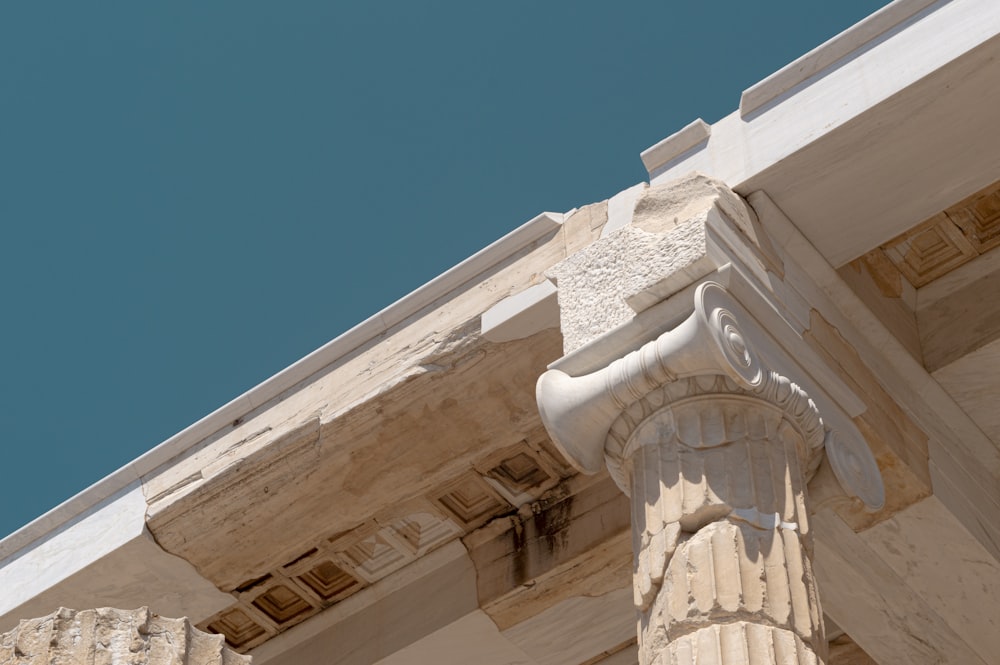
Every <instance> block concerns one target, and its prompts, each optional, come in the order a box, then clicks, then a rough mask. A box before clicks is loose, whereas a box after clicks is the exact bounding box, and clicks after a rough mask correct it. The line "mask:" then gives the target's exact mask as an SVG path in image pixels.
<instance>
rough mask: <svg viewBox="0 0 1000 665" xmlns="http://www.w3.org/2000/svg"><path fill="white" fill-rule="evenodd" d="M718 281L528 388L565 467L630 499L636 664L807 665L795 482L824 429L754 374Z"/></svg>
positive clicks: (758, 368) (806, 596) (781, 389)
mask: <svg viewBox="0 0 1000 665" xmlns="http://www.w3.org/2000/svg"><path fill="white" fill-rule="evenodd" d="M741 316H745V313H742V310H741V308H739V306H738V305H737V304H736V303H735V302H734V301H733V300H732V299H731V298H730V297H729V295H728V293H727V292H726V291H725V290H724V289H723V288H722V287H721V286H719V285H718V284H713V283H706V284H703V285H702V286H700V287H699V289H698V290H697V292H696V295H695V313H694V314H692V316H691V317H690V318H689V319H688V320H686V321H685V322H684V323H682V324H681V325H680V326H678V327H677V328H675V329H674V330H672V331H670V332H669V333H665V334H664V335H662V336H660V337H659V338H658V339H656V340H654V341H653V342H650V343H648V344H646V345H645V346H643V347H642V348H641V349H639V350H637V351H634V352H633V353H630V354H629V355H627V356H625V357H624V358H622V359H620V360H617V361H615V362H613V363H612V364H611V365H609V366H608V367H606V368H605V369H604V370H601V371H598V372H595V373H594V374H591V375H588V376H584V377H577V378H571V377H568V376H566V375H565V374H562V373H561V372H558V371H556V370H550V371H549V372H547V373H546V374H545V375H543V376H542V378H541V379H540V380H539V385H538V398H539V407H540V411H541V413H542V419H543V422H545V425H546V427H547V429H548V430H549V433H550V435H551V436H552V438H553V440H554V441H555V442H556V444H557V445H558V446H560V448H561V449H562V451H563V452H564V454H566V456H567V458H568V459H569V460H570V461H571V462H573V463H574V464H575V465H576V466H577V468H579V469H580V470H582V471H584V472H590V473H593V472H595V471H596V470H598V469H599V467H600V466H601V464H600V462H599V461H598V460H600V461H601V462H603V463H604V464H606V466H607V468H608V469H609V471H610V472H611V475H612V477H613V478H614V479H615V481H616V482H617V483H618V485H619V487H621V489H622V490H623V491H624V492H625V493H626V494H629V495H630V497H631V499H632V524H633V545H634V547H633V550H634V589H635V604H636V607H637V609H638V611H639V615H640V621H639V637H640V640H639V643H640V661H641V663H643V665H668V664H671V665H672V664H674V663H698V664H699V665H702V664H705V663H718V664H720V665H721V664H727V665H729V664H737V663H739V664H745V663H790V662H793V663H802V664H804V663H820V662H822V660H823V658H824V657H825V653H826V641H825V638H824V634H823V623H822V612H821V610H820V605H819V599H818V596H817V593H816V587H815V581H814V577H813V573H812V562H811V553H812V541H811V537H810V532H809V521H808V511H807V508H806V483H807V481H808V479H809V477H810V476H811V475H812V474H813V473H814V472H815V470H816V468H817V467H818V466H819V463H820V462H821V460H822V452H823V448H824V443H825V442H827V441H828V440H829V436H828V432H827V428H826V427H825V425H824V422H823V420H822V419H821V418H820V414H819V412H818V410H817V408H816V405H815V404H814V403H813V402H812V400H810V399H809V397H808V395H806V393H805V392H804V391H803V390H802V389H801V388H800V387H799V386H797V385H796V384H795V383H793V382H792V381H790V380H789V379H788V378H786V377H784V376H782V375H781V374H779V373H777V372H775V371H773V370H772V369H770V368H767V367H765V366H764V365H763V364H762V363H761V361H760V359H759V358H758V356H757V355H756V353H755V352H754V350H753V347H752V345H751V344H750V343H749V342H748V340H747V339H746V335H745V334H744V332H743V331H742V330H741V326H740V324H739V320H740V317H741Z"/></svg>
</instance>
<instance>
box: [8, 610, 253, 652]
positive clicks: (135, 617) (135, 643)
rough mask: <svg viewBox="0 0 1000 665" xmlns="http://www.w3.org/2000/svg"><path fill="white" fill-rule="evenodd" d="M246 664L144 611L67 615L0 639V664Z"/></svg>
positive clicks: (215, 638) (33, 622)
mask: <svg viewBox="0 0 1000 665" xmlns="http://www.w3.org/2000/svg"><path fill="white" fill-rule="evenodd" d="M49 663H60V664H65V665H77V664H79V665H91V664H92V663H114V664H115V665H118V664H120V665H247V664H248V663H250V657H249V656H241V655H240V654H238V653H235V652H233V651H231V650H230V649H228V648H226V646H225V641H224V639H223V637H222V636H221V635H210V634H208V633H203V632H202V631H200V630H198V629H197V628H195V627H194V626H192V625H191V623H190V622H189V621H188V620H187V619H167V618H165V617H161V616H158V615H156V614H153V613H151V612H150V611H149V610H148V609H147V608H141V609H138V610H116V609H112V608H106V607H105V608H100V609H94V610H82V611H79V612H78V611H76V610H68V609H65V608H61V609H59V610H57V611H56V612H53V613H52V614H50V615H48V616H44V617H41V618H39V619H29V620H26V621H21V623H20V625H19V626H18V627H17V628H15V629H14V630H12V631H10V632H7V633H4V634H3V635H0V665H49Z"/></svg>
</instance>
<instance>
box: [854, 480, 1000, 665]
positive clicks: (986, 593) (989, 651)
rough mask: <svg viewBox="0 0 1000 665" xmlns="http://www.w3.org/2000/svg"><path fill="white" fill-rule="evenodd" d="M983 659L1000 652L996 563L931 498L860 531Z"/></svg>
mask: <svg viewBox="0 0 1000 665" xmlns="http://www.w3.org/2000/svg"><path fill="white" fill-rule="evenodd" d="M861 539H862V540H863V541H865V543H867V545H868V546H869V547H870V548H871V549H872V551H873V552H875V553H876V554H877V555H878V556H879V557H880V558H881V559H882V560H883V561H885V562H886V563H887V564H888V565H889V567H890V568H892V570H893V571H894V572H895V573H896V574H897V575H898V576H899V577H900V578H901V579H902V580H903V581H904V582H905V583H906V584H908V585H909V586H910V587H911V588H912V589H913V590H914V591H915V592H916V593H917V595H919V596H920V597H921V598H923V599H924V600H925V601H926V602H927V603H928V604H929V605H930V606H931V607H933V608H934V610H935V612H936V613H937V614H938V616H940V617H941V618H942V619H943V620H944V621H945V622H946V623H947V624H948V625H949V626H951V628H952V630H954V631H955V632H956V633H957V634H958V635H960V636H961V637H962V639H964V640H965V641H966V642H967V643H968V644H969V646H970V647H972V648H973V649H974V650H975V651H976V653H977V654H978V655H979V657H980V658H982V659H983V660H984V661H985V662H990V661H991V660H993V659H994V658H996V657H997V654H1000V606H998V604H997V599H998V598H1000V562H998V561H997V560H996V559H994V558H993V557H992V556H991V555H990V554H989V552H987V551H986V550H985V549H984V548H983V546H982V545H980V544H979V543H978V542H977V541H976V539H975V538H973V537H972V536H971V535H970V534H969V533H968V532H967V531H966V530H965V529H964V528H962V526H961V525H960V524H959V523H958V522H957V521H956V520H955V518H954V517H953V516H952V515H951V513H949V512H948V510H947V509H946V508H945V507H944V506H943V505H942V504H941V502H940V501H938V500H937V499H936V498H934V497H930V498H927V499H925V500H923V501H921V502H920V503H918V504H916V505H913V506H910V507H909V508H906V509H905V510H903V511H901V512H899V513H897V514H895V515H893V516H892V519H890V520H886V521H885V522H882V523H881V524H878V525H876V526H874V527H872V528H871V529H869V530H867V531H865V532H863V533H862V534H861Z"/></svg>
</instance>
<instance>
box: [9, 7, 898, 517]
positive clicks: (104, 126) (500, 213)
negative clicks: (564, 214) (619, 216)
mask: <svg viewBox="0 0 1000 665" xmlns="http://www.w3.org/2000/svg"><path fill="white" fill-rule="evenodd" d="M883 4H884V3H883V2H881V1H880V0H867V1H866V0H837V1H836V2H819V1H818V0H794V1H793V0H769V1H768V2H746V1H745V0H744V1H739V2H738V1H736V0H730V1H728V2H708V1H702V2H679V1H667V0H659V1H657V2H653V1H631V0H622V1H619V2H607V1H605V2H590V1H583V0H573V1H569V0H565V1H556V0H552V1H545V0H535V1H533V2H525V1H519V0H507V1H505V2H478V1H476V0H461V1H458V0H456V1H453V2H443V1H436V0H400V1H382V2H375V1H368V2H366V1H356V2H351V3H347V2H336V1H332V0H328V1H327V2H313V1H311V0H302V1H296V2H273V1H270V2H264V1H260V0H241V1H240V2H232V1H221V0H220V1H218V2H197V3H195V2H158V3H150V2H144V3H138V2H122V1H119V2H101V1H97V2H19V3H13V2H11V3H3V5H2V6H0V305H2V309H0V363H2V375H0V436H2V440H0V441H2V442H0V452H2V457H0V460H2V461H0V470H2V480H0V503H2V506H3V509H2V510H0V536H2V535H5V534H7V533H10V532H12V531H14V530H16V529H17V528H19V527H20V526H22V525H23V524H25V523H27V522H29V521H31V520H32V519H34V518H35V517H37V516H39V515H41V514H42V513H44V512H45V511H47V510H49V509H50V508H52V507H54V506H55V505H57V504H58V503H60V502H62V501H63V500H65V499H67V498H69V497H70V496H72V495H73V494H75V493H76V492H78V491H80V490H82V489H84V488H85V487H87V486H88V485H90V484H91V483H93V482H96V481H97V480H99V479H100V478H102V477H103V476H105V475H107V474H109V473H111V472H113V471H114V470H115V469H116V468H118V467H119V466H121V465H123V464H125V463H127V462H129V461H130V460H132V459H133V458H135V457H137V456H138V455H140V454H142V453H143V452H145V451H146V450H148V449H150V448H152V447H153V446H155V445H156V444H158V443H160V442H161V441H163V440H164V439H166V438H168V437H169V436H171V435H172V434H174V433H176V432H177V431H179V430H181V429H183V428H184V427H186V426H187V425H189V424H191V423H193V422H194V421H196V420H198V419H199V418H201V417H202V416H204V415H205V414H207V413H209V412H210V411H212V410H214V409H215V408H217V407H219V406H221V405H222V404H224V403H225V402H228V401H229V400H230V399H232V398H233V397H236V396H237V395H239V394H240V393H242V392H244V391H245V390H247V389H249V388H251V387H253V386H254V385H256V384H257V383H259V382H261V381H263V380H264V379H266V378H267V377H268V376H270V375H272V374H274V373H275V372H277V371H279V370H281V369H282V368H284V367H285V366H287V365H289V364H290V363H292V362H294V361H295V360H297V359H298V358H300V357H302V356H303V355H305V354H307V353H309V352H310V351H312V350H313V349H315V348H316V347H318V346H320V345H322V344H323V343H325V342H327V341H329V340H330V339H332V338H334V337H336V336H337V335H338V334H340V333H341V332H343V331H345V330H347V329H348V328H350V327H351V326H352V325H354V324H355V323H358V322H360V321H361V320H363V319H365V318H367V317H368V316H369V315H371V314H373V313H374V312H376V311H378V310H379V309H382V308H383V307H384V306H386V305H388V304H390V303H391V302H393V301H394V300H396V299H398V298H399V297H401V296H403V295H405V294H406V293H408V292H409V291H412V290H413V289H415V288H416V287H418V286H420V284H422V283H423V282H425V281H427V280H429V279H431V278H433V277H435V276H436V275H438V274H439V273H441V272H443V271H444V270H446V269H448V268H449V267H451V266H452V265H454V264H456V263H458V262H459V261H461V260H462V259H464V258H465V257H467V256H468V255H470V254H472V253H474V252H475V251H477V250H478V249H480V248H482V247H483V246H485V245H487V244H489V243H490V242H492V241H493V240H495V239H497V238H499V237H500V236H502V235H503V234H505V233H507V232H508V231H510V230H512V229H513V228H515V227H517V226H519V225H520V224H521V223H523V222H525V221H527V220H528V219H530V218H531V217H533V216H535V215H536V214H537V213H539V212H541V211H543V210H552V211H564V210H568V209H570V208H572V207H575V206H579V205H583V204H586V203H590V202H593V201H597V200H601V199H604V198H607V197H608V196H611V195H613V194H614V193H616V192H617V191H619V190H621V189H623V188H625V187H627V186H630V185H632V184H635V183H636V182H639V181H641V180H643V179H645V177H646V173H645V171H644V169H643V168H642V163H641V162H640V160H639V153H640V152H641V151H642V150H643V149H645V148H647V147H649V146H650V145H652V144H654V143H656V142H657V141H659V140H660V139H662V138H664V137H665V136H667V135H669V134H671V133H672V132H674V131H676V130H677V129H679V128H681V127H682V126H684V125H685V124H687V123H688V122H690V121H692V120H693V119H695V118H696V117H702V118H704V119H705V120H706V121H708V122H714V121H716V120H718V119H719V118H721V117H722V116H724V115H727V114H728V113H730V112H732V111H733V110H735V109H736V107H737V105H738V104H739V96H740V92H741V91H742V90H743V89H745V88H746V87H748V86H749V85H752V84H753V83H755V82H756V81H758V80H760V79H762V78H764V77H765V76H767V75H768V74H770V73H771V72H773V71H775V70H777V69H779V68H780V67H782V66H783V65H785V64H787V63H788V62H790V61H791V60H793V59H795V58H796V57H798V56H799V55H802V54H803V53H805V52H806V51H808V50H810V49H812V48H814V47H815V46H817V45H819V44H820V43H822V42H823V41H825V40H826V39H829V38H830V37H832V36H833V35H835V34H837V33H838V32H840V31H841V30H843V29H845V28H847V27H848V26H850V25H851V24H853V23H855V22H856V21H858V20H860V19H861V18H863V17H864V16H866V15H868V14H869V13H871V12H873V11H874V10H876V9H878V8H879V7H880V6H882V5H883Z"/></svg>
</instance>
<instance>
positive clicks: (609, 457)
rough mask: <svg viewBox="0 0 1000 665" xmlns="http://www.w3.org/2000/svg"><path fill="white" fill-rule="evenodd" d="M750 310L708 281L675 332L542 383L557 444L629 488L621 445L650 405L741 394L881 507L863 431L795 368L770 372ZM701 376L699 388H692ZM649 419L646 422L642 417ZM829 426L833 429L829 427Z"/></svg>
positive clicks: (851, 489)
mask: <svg viewBox="0 0 1000 665" xmlns="http://www.w3.org/2000/svg"><path fill="white" fill-rule="evenodd" d="M747 324H753V322H752V318H751V316H750V314H748V313H747V312H746V311H745V310H744V308H743V307H742V306H741V305H740V304H739V303H738V302H737V301H736V300H735V299H734V298H733V297H732V295H731V294H730V293H729V292H728V291H727V290H726V289H725V288H724V287H723V286H722V285H720V284H718V283H716V282H705V283H703V284H701V285H700V286H699V287H698V288H697V290H696V291H695V295H694V312H693V313H692V314H691V315H690V316H689V317H688V318H687V319H685V320H684V321H683V322H682V323H681V324H680V325H678V326H677V327H676V328H674V329H673V330H670V331H667V332H665V333H663V334H662V335H660V336H659V337H658V338H656V339H655V340H652V341H650V342H648V343H646V344H645V345H643V346H642V347H641V348H639V349H637V350H635V351H633V352H631V353H629V354H627V355H626V356H624V357H623V358H620V359H618V360H615V361H613V362H612V363H610V364H609V365H608V366H606V367H604V368H603V369H601V370H598V371H596V372H593V373H591V374H587V375H585V376H579V377H571V376H569V375H567V374H566V373H565V372H562V371H560V370H558V369H550V370H548V371H547V372H545V373H544V374H543V375H542V376H541V377H540V378H539V380H538V385H537V389H536V393H537V400H538V406H539V411H540V413H541V416H542V422H543V423H544V424H545V427H546V429H547V430H548V432H549V435H550V436H551V438H552V440H553V442H554V443H555V444H556V446H558V447H559V449H560V451H561V452H562V453H563V455H564V456H565V457H566V459H567V460H568V461H569V462H570V463H571V464H572V465H573V466H574V467H576V468H577V469H578V470H580V471H582V472H583V473H590V474H592V473H597V472H598V471H600V470H601V469H602V468H603V467H604V466H605V465H607V467H608V468H609V471H610V472H611V474H612V476H613V477H614V478H615V480H616V482H618V484H619V486H620V487H621V488H622V489H623V490H624V491H626V492H628V484H627V481H626V477H625V476H626V472H625V470H624V466H623V464H622V462H623V460H624V458H625V457H627V456H628V454H630V453H631V450H630V449H629V448H628V447H627V446H625V445H623V444H622V440H623V438H625V439H627V438H628V437H627V436H623V435H624V434H625V433H624V432H623V431H622V427H625V428H626V429H628V428H629V427H630V425H629V424H628V423H629V422H631V423H632V425H637V424H638V422H639V421H640V420H641V419H642V418H643V417H645V416H648V415H649V414H650V413H651V410H652V409H655V408H658V407H660V406H663V405H665V404H667V403H669V402H671V401H675V400H677V399H680V398H684V397H688V396H690V393H692V391H693V392H698V391H699V390H701V392H710V391H709V390H708V389H707V388H701V389H699V388H698V386H699V385H702V386H707V385H708V384H706V382H709V383H711V382H712V381H716V380H725V382H728V383H729V384H731V385H730V386H729V387H726V384H725V383H720V384H719V385H718V386H717V387H716V388H713V389H712V390H714V391H716V392H733V393H742V394H744V395H747V396H753V397H755V398H757V399H760V400H764V401H766V402H769V403H771V404H772V405H774V406H775V407H777V408H779V409H781V410H782V411H783V412H784V413H785V415H786V416H787V417H788V419H789V420H790V421H791V422H793V423H795V424H796V425H797V427H798V428H799V430H800V432H801V434H802V435H803V437H804V439H805V441H806V443H807V446H808V454H807V459H804V460H803V463H804V464H805V465H806V466H807V467H808V469H809V470H812V469H814V468H815V466H816V465H817V464H818V463H819V456H818V454H819V453H820V452H821V451H822V450H823V449H824V447H825V448H826V449H827V452H828V456H829V459H830V463H831V466H832V467H833V470H834V473H835V474H836V476H837V478H838V479H839V480H840V482H841V484H842V485H843V486H844V489H845V490H846V491H847V492H848V493H849V494H851V495H853V496H857V497H859V498H860V499H862V501H864V502H865V503H866V504H867V505H868V506H869V507H870V508H872V509H877V508H879V507H881V505H882V502H883V500H884V499H883V489H882V483H881V476H880V474H879V471H878V465H877V464H876V462H875V459H874V457H873V456H872V454H871V452H870V451H869V449H868V447H867V444H866V443H865V441H864V439H863V437H862V436H861V434H860V432H859V431H858V430H857V428H856V427H855V426H854V424H853V423H852V422H851V421H850V419H849V418H847V417H845V415H844V414H843V413H840V412H831V413H822V414H820V412H819V410H818V409H817V408H816V405H815V404H814V403H813V402H812V400H810V399H809V396H808V395H806V393H805V391H804V390H802V389H801V388H800V387H799V386H798V385H796V383H794V382H793V381H792V380H790V379H789V378H788V376H795V375H797V374H800V373H801V370H799V369H798V368H796V367H787V368H786V367H772V366H770V365H768V364H766V363H765V362H763V361H762V359H761V357H760V355H759V353H757V351H756V350H755V340H754V336H757V335H761V334H766V333H763V332H762V331H761V330H760V327H759V325H756V324H753V325H747ZM692 379H698V381H700V384H699V383H698V382H691V381H690V380H692ZM643 414H645V416H644V415H643ZM831 422H832V423H835V426H832V427H831Z"/></svg>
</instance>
